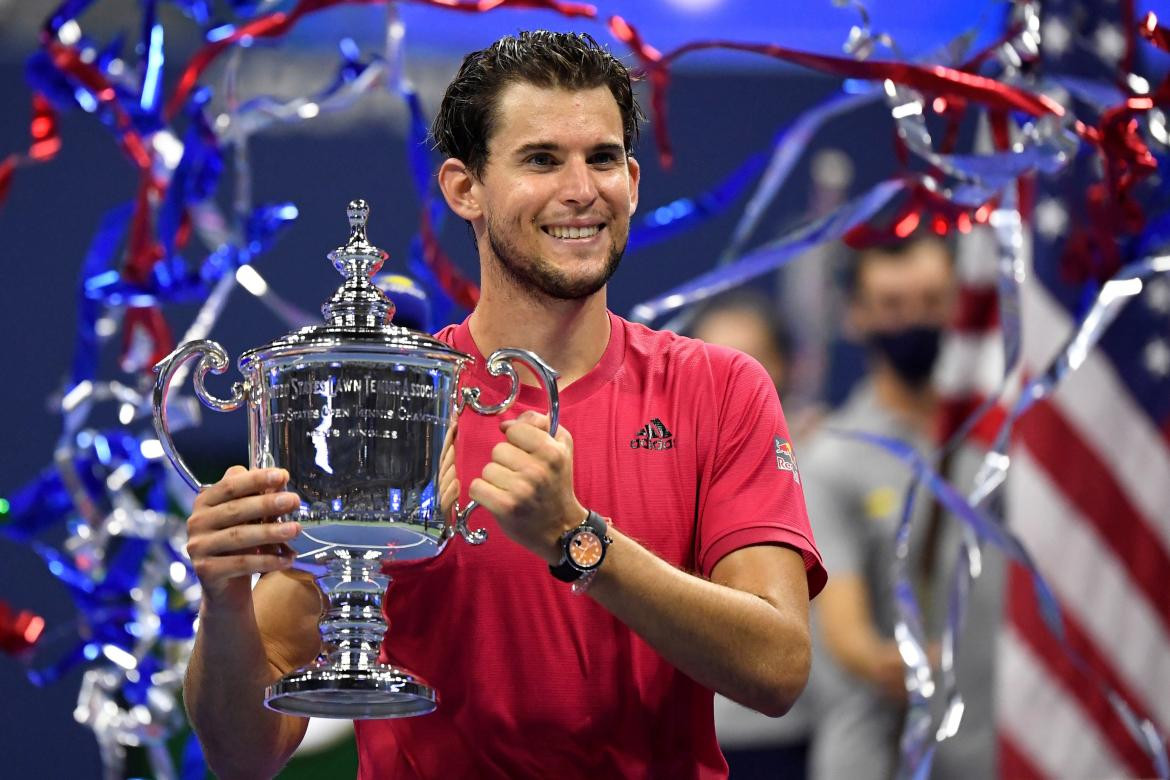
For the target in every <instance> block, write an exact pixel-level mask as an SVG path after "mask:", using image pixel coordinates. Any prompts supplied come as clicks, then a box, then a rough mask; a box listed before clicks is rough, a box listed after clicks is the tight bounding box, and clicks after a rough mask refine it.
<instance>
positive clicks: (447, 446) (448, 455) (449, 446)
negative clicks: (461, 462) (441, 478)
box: [439, 439, 455, 470]
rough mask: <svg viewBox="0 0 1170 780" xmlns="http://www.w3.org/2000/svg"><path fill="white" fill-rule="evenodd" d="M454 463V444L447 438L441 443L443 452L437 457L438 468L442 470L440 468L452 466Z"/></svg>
mask: <svg viewBox="0 0 1170 780" xmlns="http://www.w3.org/2000/svg"><path fill="white" fill-rule="evenodd" d="M454 465H455V446H454V444H453V442H452V440H451V439H448V440H447V442H446V443H444V444H443V454H442V457H440V458H439V468H440V470H442V469H446V468H449V467H451V466H454Z"/></svg>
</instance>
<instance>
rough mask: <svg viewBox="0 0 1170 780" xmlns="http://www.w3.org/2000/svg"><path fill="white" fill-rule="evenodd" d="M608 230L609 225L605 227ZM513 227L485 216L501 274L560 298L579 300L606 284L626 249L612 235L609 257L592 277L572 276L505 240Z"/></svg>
mask: <svg viewBox="0 0 1170 780" xmlns="http://www.w3.org/2000/svg"><path fill="white" fill-rule="evenodd" d="M606 230H609V227H608V226H607V227H606ZM515 232H516V231H515V230H508V229H506V228H503V227H502V226H500V224H499V223H498V222H496V221H495V219H494V218H493V217H488V220H487V240H488V245H489V246H490V247H491V250H492V254H494V255H495V257H496V260H497V261H498V263H497V264H498V266H499V267H500V269H501V270H502V271H503V272H504V274H505V275H506V276H507V277H508V278H509V279H511V280H512V282H514V283H515V284H516V285H517V286H518V287H520V288H521V289H525V290H529V291H533V292H536V293H538V294H541V295H544V296H546V297H549V298H553V299H556V300H560V301H578V300H581V299H583V298H588V297H589V296H591V295H593V294H594V293H596V292H597V291H598V290H600V289H601V288H602V287H604V286H605V285H606V282H608V281H609V280H610V277H612V276H613V275H614V273H616V272H617V269H618V265H620V264H621V261H622V255H623V254H624V253H625V249H626V242H625V241H622V243H621V246H618V244H617V242H616V241H614V240H613V239H612V237H611V240H610V247H609V257H608V258H607V259H606V263H605V267H604V268H602V270H601V273H599V274H596V275H595V276H592V277H584V278H576V279H574V278H571V277H570V276H569V275H568V274H566V273H565V272H564V271H562V270H561V269H559V268H556V267H555V266H553V264H552V263H550V262H548V261H547V260H545V259H544V258H543V257H541V256H539V255H527V254H525V253H524V252H523V251H521V250H520V249H519V248H517V247H516V245H515V244H514V243H511V242H509V241H508V240H507V238H506V237H507V236H508V235H512V234H514V233H515Z"/></svg>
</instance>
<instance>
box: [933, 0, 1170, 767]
mask: <svg viewBox="0 0 1170 780" xmlns="http://www.w3.org/2000/svg"><path fill="white" fill-rule="evenodd" d="M1131 9H1132V4H1128V5H1127V3H1126V2H1125V0H1122V2H1121V3H1106V2H1099V3H1089V4H1086V3H1072V2H1046V3H1044V5H1043V8H1042V17H1041V18H1042V28H1041V32H1042V35H1043V39H1044V47H1043V52H1044V68H1045V70H1044V72H1045V73H1047V74H1049V75H1058V74H1061V73H1066V74H1071V75H1077V76H1090V77H1095V78H1098V79H1100V78H1102V77H1106V83H1116V82H1115V81H1113V80H1111V79H1108V78H1107V77H1108V74H1110V73H1113V74H1116V73H1117V72H1119V71H1121V70H1123V69H1124V67H1125V66H1124V61H1125V60H1126V59H1127V57H1129V56H1131V55H1130V54H1128V53H1127V47H1126V35H1125V34H1124V32H1123V30H1124V29H1125V26H1124V24H1125V22H1127V21H1128V20H1127V19H1126V18H1125V17H1126V15H1127V13H1128V12H1129V10H1131ZM1096 180H1099V176H1098V175H1097V172H1096V171H1095V169H1094V165H1093V161H1092V159H1091V157H1090V156H1086V157H1085V158H1084V159H1079V160H1078V161H1077V164H1076V165H1074V166H1073V169H1072V170H1070V171H1066V172H1064V173H1063V174H1062V175H1060V176H1059V177H1055V178H1053V179H1052V180H1050V181H1045V180H1041V181H1040V182H1038V184H1037V187H1036V195H1035V199H1034V203H1032V204H1026V205H1027V206H1028V208H1027V209H1026V213H1027V214H1028V216H1030V218H1031V219H1030V223H1031V236H1030V241H1029V242H1026V243H1030V244H1031V251H1030V252H1029V254H1030V255H1031V259H1032V266H1033V267H1032V270H1031V273H1030V279H1029V282H1028V283H1027V284H1026V285H1025V288H1024V290H1023V300H1022V324H1023V334H1024V340H1023V369H1024V372H1025V373H1026V374H1030V375H1032V376H1035V375H1037V374H1038V373H1039V372H1041V371H1042V370H1043V369H1044V368H1045V367H1046V366H1047V365H1048V364H1049V362H1050V361H1051V359H1052V358H1053V356H1054V355H1055V354H1056V353H1057V352H1058V350H1059V349H1060V348H1061V347H1062V345H1063V344H1064V343H1065V340H1066V339H1067V338H1068V336H1069V334H1070V333H1071V331H1072V328H1073V325H1074V323H1075V321H1076V318H1077V317H1078V315H1080V314H1082V313H1083V312H1084V310H1085V307H1086V306H1087V304H1088V302H1089V300H1088V299H1089V295H1091V293H1092V292H1093V291H1094V290H1095V282H1096V283H1099V282H1101V281H1104V278H1103V277H1105V276H1107V275H1108V274H1109V273H1110V272H1111V271H1112V270H1116V269H1111V268H1109V267H1107V266H1099V265H1098V266H1093V265H1092V264H1090V265H1089V266H1085V265H1084V264H1083V263H1082V264H1081V265H1080V266H1077V265H1076V264H1073V265H1072V266H1070V263H1069V262H1068V258H1067V257H1066V256H1065V254H1064V250H1065V247H1066V244H1067V238H1068V235H1069V234H1070V233H1071V232H1073V231H1074V230H1075V228H1076V226H1077V225H1078V224H1083V220H1084V219H1085V215H1084V213H1083V211H1082V206H1081V201H1082V200H1083V198H1084V193H1085V190H1086V187H1087V186H1088V184H1089V183H1090V182H1092V181H1096ZM976 240H978V239H976ZM966 248H967V249H969V250H970V249H971V247H970V246H968V247H966ZM963 254H964V253H963V247H961V249H960V275H961V277H962V280H963V284H964V289H963V291H962V294H961V300H962V303H963V305H962V306H961V310H962V311H961V314H960V322H959V328H958V329H957V332H958V335H957V337H956V338H955V339H953V341H954V342H957V343H958V345H959V347H958V351H959V353H960V354H961V353H963V350H965V351H966V353H965V360H969V361H971V362H969V363H968V365H980V366H983V370H982V372H981V376H977V377H974V378H968V380H967V381H966V382H965V383H964V382H955V381H952V386H951V387H949V388H947V390H949V391H950V393H951V402H950V404H949V413H950V414H949V419H950V420H952V421H953V420H955V419H958V418H960V417H961V416H962V415H963V413H964V412H965V411H967V410H969V409H970V408H971V407H972V405H973V403H975V402H976V401H977V400H978V399H979V398H980V397H981V396H982V395H984V394H986V392H988V391H989V390H990V389H991V388H993V387H994V381H993V379H994V376H995V375H996V372H997V371H998V370H1001V369H1000V367H1001V366H1002V363H1000V364H998V365H997V364H996V363H995V361H994V360H991V361H988V360H987V359H986V355H987V354H988V351H989V350H988V348H989V346H990V345H991V343H992V342H993V341H994V340H995V339H996V338H997V337H998V336H997V318H996V316H995V307H994V305H993V303H992V302H993V301H994V287H993V284H994V282H993V277H992V276H991V274H990V273H989V264H988V263H987V262H984V263H982V264H980V263H978V262H972V261H971V260H970V258H973V257H983V258H984V259H985V260H986V259H988V258H991V259H994V257H995V250H994V248H993V247H987V246H986V245H984V246H983V247H982V248H981V249H980V248H979V247H978V246H976V247H975V248H974V251H969V252H968V253H967V254H968V255H969V258H968V262H966V263H965V262H963ZM1134 259H1136V258H1134ZM950 350H951V352H952V359H955V358H954V353H955V351H956V347H955V345H954V344H952V346H951V347H950ZM990 351H991V352H994V350H990ZM951 376H952V378H953V377H954V376H955V374H952V375H951ZM996 416H997V415H993V417H996ZM999 418H1000V419H1002V416H999ZM994 427H995V426H994V424H989V425H986V426H984V427H983V428H982V430H983V432H988V431H990V430H993V429H994ZM1010 453H1011V458H1012V460H1011V462H1012V466H1011V472H1010V474H1009V477H1008V482H1007V486H1006V492H1005V496H1004V498H1005V506H1004V509H1005V514H1006V518H1007V522H1008V524H1009V526H1010V528H1011V529H1012V530H1013V531H1014V532H1015V533H1016V534H1017V535H1018V536H1019V537H1020V538H1021V540H1022V541H1023V542H1024V544H1025V546H1026V547H1027V548H1028V549H1029V551H1030V552H1031V553H1032V555H1033V556H1034V560H1035V563H1036V565H1037V568H1038V569H1039V570H1040V572H1041V573H1042V574H1043V575H1044V577H1045V578H1046V579H1047V580H1048V581H1049V583H1050V584H1051V585H1052V587H1053V590H1054V592H1055V594H1056V596H1057V598H1058V599H1059V600H1060V601H1061V603H1062V605H1063V608H1064V610H1063V615H1062V617H1063V620H1064V625H1065V629H1066V634H1067V641H1068V645H1069V646H1070V647H1071V649H1072V651H1073V652H1074V653H1075V654H1076V655H1078V656H1079V657H1080V658H1081V659H1082V660H1083V661H1084V663H1085V664H1087V666H1088V667H1089V669H1090V670H1091V672H1090V673H1086V672H1085V671H1084V670H1083V669H1082V668H1078V666H1077V665H1076V664H1074V662H1073V661H1072V660H1071V659H1070V656H1069V654H1068V652H1067V649H1066V647H1065V646H1064V645H1062V644H1061V642H1060V641H1059V640H1057V639H1056V638H1055V637H1054V636H1053V635H1052V634H1051V633H1050V631H1049V630H1048V628H1047V627H1046V626H1045V623H1044V620H1043V618H1042V617H1041V614H1040V611H1039V607H1038V605H1037V601H1036V598H1035V596H1034V594H1033V591H1032V585H1031V582H1030V578H1029V576H1028V574H1027V572H1026V571H1025V570H1024V569H1023V568H1022V567H1019V566H1016V565H1011V566H1009V569H1008V573H1007V578H1006V583H1005V608H1004V609H1005V614H1004V617H1003V624H1002V628H1001V630H1000V632H999V636H998V638H997V653H998V655H997V664H996V672H995V677H996V679H995V691H996V711H997V712H996V718H997V724H996V726H997V733H998V740H997V742H998V753H999V767H1000V776H1002V777H1004V778H1012V779H1013V780H1014V779H1015V778H1023V779H1024V780H1028V779H1030V778H1061V779H1062V780H1063V779H1064V778H1073V779H1075V778H1106V777H1108V778H1115V777H1149V776H1152V775H1154V771H1155V770H1154V767H1153V765H1152V764H1151V761H1150V760H1149V759H1148V758H1147V757H1146V754H1145V752H1144V751H1143V750H1142V748H1141V747H1140V746H1139V745H1138V744H1137V742H1136V741H1135V740H1134V738H1133V737H1132V736H1131V735H1130V733H1129V731H1128V730H1127V729H1126V726H1125V724H1124V723H1123V722H1122V721H1121V719H1120V718H1119V717H1118V715H1117V713H1116V712H1115V710H1114V708H1113V707H1112V706H1111V705H1110V703H1109V701H1108V700H1107V697H1106V694H1105V693H1104V691H1103V689H1102V687H1101V685H1100V684H1103V685H1104V686H1105V688H1106V689H1111V690H1112V691H1113V692H1114V693H1115V694H1116V695H1118V696H1119V697H1120V698H1121V699H1122V700H1124V701H1125V702H1126V703H1127V704H1128V705H1129V706H1130V707H1131V708H1132V709H1133V710H1134V712H1135V713H1137V714H1138V715H1139V716H1143V717H1148V718H1150V719H1151V720H1152V721H1153V722H1154V723H1155V724H1157V725H1158V726H1159V727H1160V728H1161V729H1162V734H1163V735H1165V733H1166V732H1165V729H1166V728H1167V727H1170V590H1168V584H1170V278H1166V276H1162V277H1153V278H1152V279H1151V280H1149V281H1147V283H1146V284H1145V286H1144V289H1143V291H1142V294H1141V295H1140V296H1139V297H1137V298H1135V299H1132V300H1131V302H1130V303H1129V305H1128V306H1127V307H1126V309H1125V310H1124V311H1123V312H1122V314H1121V315H1120V316H1119V317H1118V319H1117V320H1116V321H1115V322H1114V323H1113V325H1112V327H1111V328H1110V330H1109V331H1108V333H1107V334H1106V335H1105V337H1104V338H1103V339H1102V341H1101V343H1100V345H1099V346H1098V347H1097V348H1096V349H1095V350H1094V352H1093V353H1092V354H1091V355H1090V356H1089V358H1088V359H1087V360H1086V361H1085V363H1084V364H1083V365H1082V366H1081V368H1080V369H1079V370H1078V371H1076V372H1075V373H1073V374H1072V375H1071V376H1069V377H1068V378H1067V380H1066V381H1065V382H1064V383H1063V384H1062V385H1061V386H1060V388H1059V390H1058V391H1057V392H1056V393H1054V394H1053V396H1051V397H1050V398H1049V399H1048V400H1045V401H1042V402H1040V403H1039V404H1037V405H1035V406H1034V407H1033V408H1032V409H1031V410H1029V411H1028V412H1027V413H1026V415H1025V416H1024V417H1023V418H1022V419H1021V420H1020V421H1019V423H1018V425H1017V426H1016V429H1015V436H1014V439H1013V445H1012V449H1011V451H1010Z"/></svg>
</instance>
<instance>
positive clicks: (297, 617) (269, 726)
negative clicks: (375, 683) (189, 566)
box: [183, 466, 320, 780]
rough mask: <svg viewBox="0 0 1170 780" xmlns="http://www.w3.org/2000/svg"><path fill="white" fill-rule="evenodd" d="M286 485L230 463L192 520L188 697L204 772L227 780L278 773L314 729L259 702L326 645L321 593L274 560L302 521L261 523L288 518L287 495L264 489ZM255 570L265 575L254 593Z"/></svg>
mask: <svg viewBox="0 0 1170 780" xmlns="http://www.w3.org/2000/svg"><path fill="white" fill-rule="evenodd" d="M287 478H288V475H287V474H286V473H284V472H283V471H280V470H275V469H266V470H258V471H247V470H245V469H243V468H242V467H239V466H234V467H232V468H231V469H229V470H228V472H227V474H225V476H224V478H223V479H222V480H221V481H220V482H218V483H216V484H215V485H213V486H211V487H210V488H208V489H207V490H205V491H203V492H202V493H200V495H199V497H198V498H197V499H196V501H195V508H194V510H193V512H192V514H191V517H190V518H189V519H188V521H187V527H188V534H189V541H188V544H187V551H188V553H189V554H190V556H191V561H192V563H193V564H194V566H195V572H196V574H197V575H198V577H199V580H200V582H201V583H202V585H203V603H202V605H201V606H200V610H199V629H198V633H197V634H196V637H195V647H194V650H193V652H192V655H191V662H190V665H189V666H188V668H187V677H186V680H185V682H184V689H183V690H184V700H185V703H186V706H187V712H188V715H189V717H190V719H191V724H192V726H193V727H194V729H195V732H196V733H197V734H198V735H199V740H200V742H201V743H202V744H203V748H204V751H205V753H206V756H207V762H208V765H209V766H210V767H211V768H212V770H213V771H214V772H215V773H216V774H217V775H218V776H219V777H222V778H225V780H227V779H229V778H235V777H241V778H244V777H246V778H256V777H271V776H273V775H275V774H276V773H277V772H278V771H279V770H280V768H281V767H282V766H283V765H284V763H285V762H286V761H287V760H288V757H289V756H290V755H292V752H293V751H294V750H295V749H296V747H297V745H299V744H300V741H301V739H302V738H303V737H304V733H305V729H306V727H307V726H308V720H306V719H304V718H294V717H290V716H286V715H281V714H279V713H276V712H273V711H272V710H269V709H266V708H265V707H264V704H263V694H264V688H265V686H267V685H269V684H270V683H272V682H273V681H275V680H276V679H277V678H279V677H281V676H282V675H283V674H285V673H286V672H288V671H291V670H292V669H294V668H296V667H297V666H300V665H303V664H305V663H307V662H309V661H310V660H312V659H313V657H314V656H315V655H316V654H317V651H318V648H319V645H320V640H319V634H318V633H317V629H316V622H317V616H318V614H319V612H320V598H319V596H318V593H317V588H316V586H315V585H314V584H313V582H312V580H311V579H309V578H307V577H306V576H304V575H301V574H299V573H297V574H294V573H290V572H289V571H287V569H288V567H289V565H290V564H291V556H290V555H288V554H287V553H286V554H283V555H279V554H275V553H276V552H277V550H278V549H279V547H278V546H279V545H282V544H283V543H284V542H286V541H287V540H288V539H290V538H291V537H292V536H293V535H295V533H296V532H297V531H298V530H299V528H298V527H297V524H296V523H264V522H256V521H261V520H263V519H265V518H268V517H272V516H274V515H277V514H280V513H281V511H284V508H282V507H281V506H280V505H279V504H278V503H277V501H278V499H280V498H284V497H290V496H291V494H289V493H274V494H266V493H265V491H267V490H274V489H276V488H278V487H280V486H281V485H283V484H284V482H285V481H286V480H287ZM292 498H293V499H294V500H295V496H292ZM254 573H260V574H263V576H262V577H261V579H260V582H259V583H258V584H257V586H256V588H255V590H254V591H253V590H252V587H251V575H252V574H254Z"/></svg>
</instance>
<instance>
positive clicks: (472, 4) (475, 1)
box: [166, 0, 597, 119]
mask: <svg viewBox="0 0 1170 780" xmlns="http://www.w3.org/2000/svg"><path fill="white" fill-rule="evenodd" d="M386 2H387V0H300V2H299V3H297V5H296V7H294V8H293V9H292V10H291V11H288V12H284V11H276V12H275V13H271V14H269V15H268V16H262V17H260V18H258V19H253V20H252V21H250V22H248V23H247V24H245V25H243V26H241V27H238V28H236V29H235V30H234V31H233V32H232V33H231V35H228V36H227V37H225V38H223V39H221V40H218V41H214V42H213V43H209V44H207V45H206V46H204V47H203V48H202V49H200V50H199V51H198V52H196V53H195V56H193V57H192V58H191V61H190V62H188V63H187V67H186V68H184V69H183V75H182V76H181V77H180V78H179V84H178V86H177V87H176V88H175V93H174V94H173V95H172V96H171V99H170V101H169V102H168V103H167V110H166V116H167V118H168V119H170V118H171V117H173V116H174V115H175V114H177V113H178V112H179V109H180V108H182V107H183V104H184V103H185V102H186V101H187V96H188V95H189V94H190V93H191V90H192V89H194V88H195V84H196V83H198V81H199V77H200V76H201V75H202V74H203V72H204V71H205V70H207V67H208V66H209V65H211V63H212V62H214V61H215V59H216V57H218V56H219V55H220V54H221V53H223V52H224V51H225V50H226V49H228V48H230V47H231V46H234V45H235V44H237V43H239V42H240V41H241V40H244V39H245V38H246V39H253V38H276V37H279V36H281V35H284V34H285V33H287V32H288V31H289V30H291V29H292V28H293V26H294V25H296V23H297V22H298V21H300V20H301V18H302V17H304V16H308V15H309V14H313V13H316V12H317V11H323V10H325V9H327V8H332V7H334V6H340V5H382V4H384V3H386ZM409 2H414V3H421V4H423V5H431V6H435V7H437V8H446V9H448V10H451V11H465V12H468V13H486V12H488V11H494V10H495V9H497V8H504V7H511V8H542V9H545V10H549V11H555V12H557V13H559V14H562V15H563V16H568V17H583V18H587V19H595V18H596V17H597V8H596V7H595V6H592V5H589V4H587V3H574V2H566V1H565V0H409Z"/></svg>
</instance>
